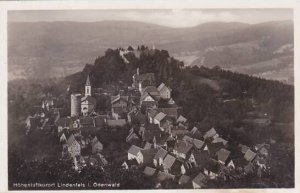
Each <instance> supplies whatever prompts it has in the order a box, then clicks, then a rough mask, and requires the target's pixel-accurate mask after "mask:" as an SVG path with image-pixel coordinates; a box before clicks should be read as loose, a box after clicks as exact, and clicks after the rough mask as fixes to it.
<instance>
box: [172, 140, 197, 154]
mask: <svg viewBox="0 0 300 193" xmlns="http://www.w3.org/2000/svg"><path fill="white" fill-rule="evenodd" d="M192 147H193V145H192V144H190V143H188V142H185V141H182V140H178V142H177V143H176V144H175V147H174V149H173V153H174V154H175V155H176V156H177V157H181V158H183V159H186V158H187V157H188V156H189V155H190V152H191V150H192Z"/></svg>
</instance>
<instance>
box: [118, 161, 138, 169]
mask: <svg viewBox="0 0 300 193" xmlns="http://www.w3.org/2000/svg"><path fill="white" fill-rule="evenodd" d="M138 165H139V163H138V162H137V161H136V159H131V160H126V161H124V162H123V163H122V167H123V168H124V169H126V170H128V169H132V168H138Z"/></svg>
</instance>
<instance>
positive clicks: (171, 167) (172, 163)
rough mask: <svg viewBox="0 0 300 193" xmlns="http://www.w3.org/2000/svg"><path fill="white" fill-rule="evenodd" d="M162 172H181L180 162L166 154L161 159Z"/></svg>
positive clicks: (175, 173)
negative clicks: (162, 159)
mask: <svg viewBox="0 0 300 193" xmlns="http://www.w3.org/2000/svg"><path fill="white" fill-rule="evenodd" d="M162 165H163V168H164V172H166V173H171V174H174V175H177V174H180V173H181V163H180V162H179V161H178V160H177V159H176V158H175V157H174V156H172V155H170V154H167V156H166V157H165V159H164V161H163V164H162Z"/></svg>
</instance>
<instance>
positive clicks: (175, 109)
mask: <svg viewBox="0 0 300 193" xmlns="http://www.w3.org/2000/svg"><path fill="white" fill-rule="evenodd" d="M158 110H159V111H160V112H163V113H164V114H166V115H168V116H172V117H175V118H177V117H178V115H179V112H178V111H179V110H180V108H178V107H170V108H159V109H158Z"/></svg>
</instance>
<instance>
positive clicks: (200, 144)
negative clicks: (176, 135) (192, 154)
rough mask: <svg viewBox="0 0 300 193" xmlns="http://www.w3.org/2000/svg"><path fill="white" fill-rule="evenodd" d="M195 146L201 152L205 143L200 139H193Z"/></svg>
mask: <svg viewBox="0 0 300 193" xmlns="http://www.w3.org/2000/svg"><path fill="white" fill-rule="evenodd" d="M193 144H194V147H195V148H196V149H197V150H201V149H202V148H203V147H204V144H205V143H204V141H202V140H200V139H193Z"/></svg>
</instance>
